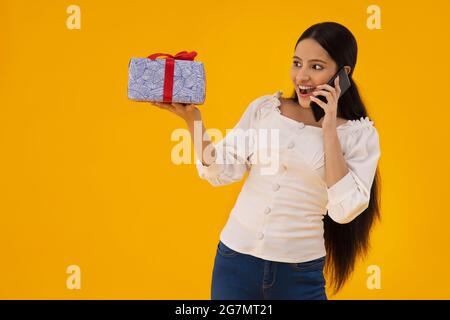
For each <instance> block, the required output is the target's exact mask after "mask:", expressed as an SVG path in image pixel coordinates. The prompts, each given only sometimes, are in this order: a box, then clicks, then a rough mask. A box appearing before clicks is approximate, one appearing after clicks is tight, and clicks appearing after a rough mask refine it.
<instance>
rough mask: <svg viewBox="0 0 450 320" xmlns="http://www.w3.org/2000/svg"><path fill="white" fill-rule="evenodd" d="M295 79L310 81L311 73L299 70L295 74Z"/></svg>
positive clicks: (297, 80) (299, 81)
mask: <svg viewBox="0 0 450 320" xmlns="http://www.w3.org/2000/svg"><path fill="white" fill-rule="evenodd" d="M295 81H296V82H297V83H302V82H308V81H309V75H308V74H306V73H305V72H298V73H297V75H296V76H295Z"/></svg>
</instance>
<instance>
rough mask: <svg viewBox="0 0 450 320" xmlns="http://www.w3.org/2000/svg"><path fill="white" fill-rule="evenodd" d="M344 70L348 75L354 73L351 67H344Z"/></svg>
mask: <svg viewBox="0 0 450 320" xmlns="http://www.w3.org/2000/svg"><path fill="white" fill-rule="evenodd" d="M344 69H345V72H347V74H350V71H352V68H351V67H350V66H344Z"/></svg>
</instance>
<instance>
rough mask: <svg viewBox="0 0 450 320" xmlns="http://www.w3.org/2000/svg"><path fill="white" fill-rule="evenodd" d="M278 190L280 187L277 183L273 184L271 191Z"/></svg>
mask: <svg viewBox="0 0 450 320" xmlns="http://www.w3.org/2000/svg"><path fill="white" fill-rule="evenodd" d="M278 189H280V185H279V184H278V183H275V184H274V185H273V190H275V191H278Z"/></svg>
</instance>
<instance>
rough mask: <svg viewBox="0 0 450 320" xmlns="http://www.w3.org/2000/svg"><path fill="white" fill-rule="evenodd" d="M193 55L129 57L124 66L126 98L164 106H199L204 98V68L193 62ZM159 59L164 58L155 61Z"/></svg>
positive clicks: (184, 52) (161, 54) (181, 53)
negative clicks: (164, 104) (125, 70)
mask: <svg viewBox="0 0 450 320" xmlns="http://www.w3.org/2000/svg"><path fill="white" fill-rule="evenodd" d="M196 55H197V52H195V51H192V52H189V53H188V52H187V51H181V52H179V53H177V54H176V55H175V56H172V55H170V54H167V53H155V54H152V55H150V56H148V57H147V58H131V59H130V62H129V64H128V99H130V100H134V101H152V102H164V103H172V102H177V103H188V104H203V103H204V101H205V97H206V79H205V69H204V66H203V63H202V62H199V61H193V60H194V58H195V56H196ZM160 56H167V57H166V58H163V59H161V58H160V59H157V58H158V57H160Z"/></svg>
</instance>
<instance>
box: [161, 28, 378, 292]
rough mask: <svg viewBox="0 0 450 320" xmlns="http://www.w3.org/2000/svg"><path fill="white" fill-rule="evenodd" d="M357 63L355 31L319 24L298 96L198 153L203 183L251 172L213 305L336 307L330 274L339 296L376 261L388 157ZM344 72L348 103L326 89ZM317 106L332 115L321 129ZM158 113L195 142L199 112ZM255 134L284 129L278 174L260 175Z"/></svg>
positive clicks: (222, 257)
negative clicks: (373, 252)
mask: <svg viewBox="0 0 450 320" xmlns="http://www.w3.org/2000/svg"><path fill="white" fill-rule="evenodd" d="M356 57H357V44H356V40H355V38H354V36H353V35H352V33H351V32H350V31H349V30H348V29H347V28H345V27H344V26H342V25H340V24H338V23H334V22H324V23H318V24H315V25H313V26H311V27H310V28H308V29H307V30H306V31H305V32H304V33H303V34H302V35H301V37H300V38H299V39H298V41H297V43H296V44H295V48H294V58H293V63H292V68H291V79H292V83H293V85H294V88H295V89H294V92H293V95H292V97H290V98H282V97H281V94H282V92H281V91H277V92H275V93H273V94H268V95H263V96H261V97H258V98H257V99H255V100H253V101H252V102H251V103H250V105H249V106H248V108H247V109H246V110H245V112H244V114H243V116H242V117H241V119H240V121H239V122H238V123H237V125H236V126H235V127H234V128H233V130H232V131H231V132H229V133H228V134H227V135H226V136H225V138H224V139H222V140H221V141H219V142H218V143H217V144H211V142H210V141H209V140H208V141H206V142H205V143H203V142H202V143H201V144H200V147H197V149H198V150H197V149H196V154H197V155H202V157H201V161H200V160H197V162H196V166H197V169H198V173H199V176H200V177H201V178H202V179H205V180H207V181H209V182H210V183H211V184H212V185H214V186H220V185H225V184H229V183H232V182H236V181H239V180H241V179H242V177H243V175H244V173H245V172H246V171H248V173H249V174H248V177H247V179H246V181H245V183H244V185H243V187H242V190H241V192H240V194H239V197H238V199H237V201H236V204H235V206H234V208H233V210H232V212H231V214H230V215H229V218H228V221H227V223H226V225H225V227H224V228H223V230H222V232H221V234H220V241H219V243H218V246H217V252H216V257H215V263H214V269H213V275H212V276H213V278H212V286H211V297H212V299H327V295H326V292H325V286H326V281H325V277H324V271H325V272H326V273H329V275H330V279H331V282H332V285H333V286H332V287H333V288H334V293H336V292H338V291H339V290H340V289H341V288H342V286H343V285H344V283H345V282H346V280H347V279H348V278H349V276H350V275H351V273H352V272H353V270H354V265H355V262H356V260H357V258H358V257H362V256H364V255H365V254H366V253H367V250H368V247H369V234H370V230H371V228H372V226H373V223H374V222H375V220H376V219H377V218H379V204H378V201H379V199H378V197H379V192H378V191H377V186H378V184H379V178H378V170H377V166H378V160H379V157H380V154H381V153H380V147H379V136H378V132H377V130H376V128H375V127H374V125H373V124H374V123H373V121H371V120H369V117H368V116H367V111H366V108H365V106H364V104H363V102H362V100H361V98H360V95H359V93H358V89H357V86H356V84H355V82H354V81H353V79H352V74H353V71H354V69H355V65H356ZM340 66H344V68H345V71H346V72H347V74H348V76H349V78H350V83H351V87H350V88H349V89H348V90H347V91H346V92H345V93H343V94H342V96H340V93H341V91H340V86H339V79H336V81H335V83H334V87H332V86H329V85H327V82H328V81H329V80H330V79H331V78H332V76H333V75H334V74H335V73H336V72H337V70H338V68H339V67H340ZM317 95H322V96H325V97H326V99H327V101H326V103H325V102H322V101H321V100H319V99H317V98H316V96H317ZM311 101H314V102H316V103H317V104H318V105H319V106H320V107H321V108H323V110H324V112H325V115H324V117H322V118H321V119H319V121H316V119H315V117H314V115H313V112H312V109H311V108H310V102H311ZM158 106H159V107H161V108H163V109H167V110H169V111H171V112H173V113H176V114H177V115H179V116H181V117H182V118H183V119H184V120H185V121H186V123H187V125H188V128H189V130H190V132H191V137H194V121H195V120H201V115H200V111H199V110H198V109H197V108H196V107H195V106H194V105H188V106H184V105H181V104H177V103H173V104H171V105H169V104H159V105H158ZM201 127H202V135H203V134H204V132H205V127H204V126H203V124H201ZM250 129H254V130H255V129H256V130H262V129H277V130H279V131H278V133H279V135H278V139H279V140H278V142H279V145H278V146H277V148H276V152H278V156H279V158H278V159H279V163H277V171H276V172H275V173H273V174H261V169H262V167H263V166H262V165H261V164H259V163H257V161H254V160H255V158H256V155H257V153H258V152H260V151H262V149H264V147H261V146H259V145H258V144H257V143H256V142H257V139H256V137H255V135H251V134H246V133H245V134H242V132H249V130H250ZM237 137H241V138H242V137H244V139H241V140H240V141H241V142H242V141H243V143H245V148H237V145H236V138H237ZM207 148H208V149H209V150H212V152H211V153H210V154H212V157H209V158H210V159H207V157H206V155H205V154H207V152H205V150H206V151H208V150H207ZM219 160H220V161H219ZM236 160H240V161H236Z"/></svg>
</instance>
